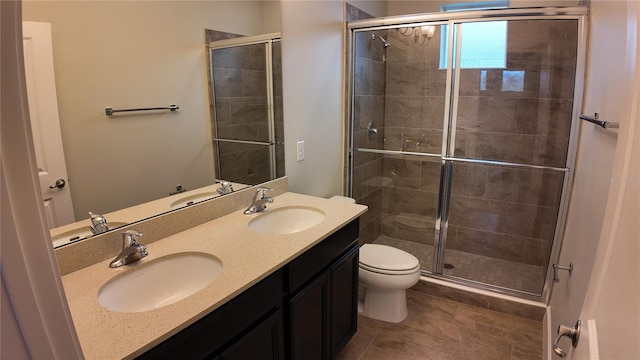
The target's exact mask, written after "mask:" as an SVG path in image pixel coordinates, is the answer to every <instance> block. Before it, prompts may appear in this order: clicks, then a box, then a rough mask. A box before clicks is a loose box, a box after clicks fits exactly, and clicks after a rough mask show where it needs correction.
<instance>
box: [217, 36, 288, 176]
mask: <svg viewBox="0 0 640 360" xmlns="http://www.w3.org/2000/svg"><path fill="white" fill-rule="evenodd" d="M280 41H281V34H280V33H279V32H275V33H268V34H261V35H254V36H240V37H235V38H231V39H225V40H216V41H211V42H209V43H208V44H207V59H208V66H209V74H210V81H211V95H210V97H211V104H212V109H213V110H212V113H211V117H212V120H213V124H212V125H213V126H212V133H213V134H212V135H213V136H212V138H213V147H214V156H215V166H216V174H221V168H220V165H221V164H220V147H219V146H218V142H229V143H239V144H247V145H262V146H269V167H270V175H271V179H272V180H273V179H275V178H276V177H277V169H276V148H275V146H276V145H283V144H284V143H283V142H278V141H277V139H276V130H275V105H274V91H273V90H274V89H273V84H274V80H273V44H274V43H279V42H280ZM261 44H262V45H264V47H265V71H266V77H267V78H266V100H267V122H268V126H269V134H268V138H269V139H268V140H269V141H267V142H262V141H250V140H235V139H223V138H219V137H218V128H217V126H218V125H217V124H218V121H217V119H216V117H217V111H216V108H215V99H216V94H215V79H214V76H213V73H214V66H213V65H214V64H213V52H214V51H215V50H220V49H229V48H234V47H240V46H249V45H261ZM220 180H225V179H220Z"/></svg>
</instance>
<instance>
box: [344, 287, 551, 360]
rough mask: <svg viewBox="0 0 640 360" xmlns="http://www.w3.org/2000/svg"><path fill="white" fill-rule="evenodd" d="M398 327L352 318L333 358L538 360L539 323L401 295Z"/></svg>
mask: <svg viewBox="0 0 640 360" xmlns="http://www.w3.org/2000/svg"><path fill="white" fill-rule="evenodd" d="M407 306H408V309H409V315H408V316H407V318H406V319H405V320H404V321H403V322H401V323H398V324H393V323H387V322H383V321H378V320H374V319H370V318H367V317H365V316H362V315H359V316H358V332H357V333H356V334H355V335H354V337H353V338H352V339H351V341H350V342H349V343H348V344H347V345H346V346H345V348H344V349H343V350H342V351H341V352H340V354H338V356H337V359H339V360H405V359H406V360H435V359H438V360H440V359H442V360H454V359H455V360H498V359H500V360H502V359H505V360H534V359H535V360H540V359H542V322H540V321H535V320H529V319H525V318H521V317H517V316H512V315H506V314H503V313H499V312H495V311H492V310H487V309H482V308H478V307H474V306H469V305H465V304H462V303H457V302H454V301H450V300H446V299H442V298H437V297H433V296H429V295H425V294H423V293H420V292H416V291H413V290H408V291H407Z"/></svg>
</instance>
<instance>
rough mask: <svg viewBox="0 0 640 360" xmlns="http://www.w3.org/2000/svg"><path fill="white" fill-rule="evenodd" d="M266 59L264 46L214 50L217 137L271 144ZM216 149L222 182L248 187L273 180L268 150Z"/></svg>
mask: <svg viewBox="0 0 640 360" xmlns="http://www.w3.org/2000/svg"><path fill="white" fill-rule="evenodd" d="M265 55H266V53H265V47H264V46H263V45H249V46H242V47H234V48H227V49H218V50H214V52H213V76H214V78H213V79H214V87H215V89H214V92H213V93H214V94H215V103H214V111H215V119H216V124H217V127H216V128H214V129H213V131H214V137H217V138H220V139H234V140H249V141H262V142H268V141H269V124H268V121H267V112H268V105H267V78H266V68H265ZM216 131H217V133H216ZM216 145H217V147H218V151H219V152H220V164H219V165H218V166H219V167H220V175H219V176H220V177H221V178H223V179H225V180H231V181H234V182H242V183H246V184H256V183H260V182H263V181H266V180H268V179H269V178H270V168H269V149H268V147H266V146H260V145H249V144H239V143H225V142H221V143H217V144H216Z"/></svg>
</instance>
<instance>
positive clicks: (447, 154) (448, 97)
mask: <svg viewBox="0 0 640 360" xmlns="http://www.w3.org/2000/svg"><path fill="white" fill-rule="evenodd" d="M587 15H588V9H587V8H586V7H550V8H516V9H498V10H472V11H458V12H443V13H428V14H416V15H400V16H390V17H383V18H373V19H366V20H357V21H352V22H349V23H347V32H346V36H347V44H348V51H347V69H349V70H348V71H349V73H348V78H347V79H346V83H347V84H346V88H347V93H348V94H349V95H348V97H347V112H346V117H347V119H346V122H347V128H348V129H347V139H346V141H347V161H348V164H347V176H346V188H347V192H348V194H349V196H353V185H354V184H353V175H354V167H355V165H354V154H355V152H356V151H358V150H359V149H356V148H355V141H354V131H355V124H354V122H355V116H354V111H355V110H354V102H355V93H354V84H355V72H356V70H355V45H356V44H355V38H356V37H355V33H357V32H363V31H376V30H387V29H394V28H400V27H414V26H423V25H436V26H437V25H447V26H448V29H452V31H448V34H447V35H448V40H447V41H448V42H447V47H448V54H447V76H446V92H445V110H444V120H443V129H442V130H443V136H442V152H441V154H437V155H436V154H429V153H415V152H403V151H392V150H384V149H382V150H377V149H360V151H365V152H367V151H368V152H374V153H380V154H403V155H419V156H426V157H432V158H439V159H440V160H441V161H440V185H439V187H440V189H439V194H438V205H437V213H436V219H435V220H436V221H435V234H434V236H435V239H434V264H433V266H432V267H431V270H432V271H431V272H430V271H427V270H425V269H421V273H422V275H423V276H428V277H432V278H436V279H441V280H445V281H448V282H452V283H457V284H460V285H464V286H469V287H472V288H477V289H481V290H488V291H491V292H496V293H501V294H506V295H511V296H515V297H519V298H523V299H527V300H533V301H537V302H542V303H547V302H548V300H549V298H550V295H551V291H552V284H553V264H554V263H556V262H557V260H558V258H559V255H560V249H561V245H562V238H563V235H564V228H565V222H566V215H567V211H568V205H569V197H570V193H571V188H572V182H573V176H574V168H575V161H576V153H577V146H578V135H579V127H580V121H579V114H580V113H581V110H582V102H583V93H584V75H585V70H586V47H587ZM495 20H499V21H508V20H576V21H577V49H576V50H577V51H576V67H575V78H574V90H573V105H572V110H571V128H570V132H569V142H568V149H567V158H566V164H565V167H564V168H554V167H549V166H538V165H532V164H517V163H508V162H502V161H491V160H481V159H467V158H457V157H455V156H453V154H454V152H453V150H454V146H455V138H454V137H452V136H450V134H449V132H452V131H453V136H455V129H456V114H455V113H453V114H451V113H450V112H451V111H454V112H455V111H457V98H458V95H459V87H458V86H457V84H456V86H454V85H453V84H452V83H453V82H458V81H459V79H460V70H461V67H460V66H459V65H460V43H461V41H460V39H459V38H458V39H457V41H454V38H453V37H454V35H456V31H454V30H453V29H455V28H456V25H457V24H462V23H467V22H481V21H495ZM457 35H458V36H460V34H459V32H458V33H457ZM454 44H457V49H453V48H452V46H453V45H454ZM454 57H455V58H454ZM454 61H455V64H456V65H458V66H455V68H454V66H453V64H454ZM458 162H471V163H482V164H487V165H505V166H508V167H516V168H517V167H524V168H534V169H542V170H545V169H552V170H554V171H563V172H564V177H563V182H562V192H561V196H560V204H559V210H558V216H557V221H556V225H555V232H554V238H553V243H552V246H551V251H550V254H549V261H548V264H547V267H546V273H545V278H544V282H543V287H542V291H541V293H540V294H533V293H529V292H524V291H520V290H516V289H509V288H504V287H500V286H496V285H491V284H487V283H482V282H479V281H474V280H471V279H463V278H458V277H454V276H451V275H445V274H444V273H443V267H444V258H445V256H444V254H445V250H446V248H445V245H446V237H447V232H446V231H447V226H448V213H449V209H448V205H449V203H450V200H451V192H450V186H451V182H452V177H451V176H450V172H451V171H452V166H453V164H454V163H458Z"/></svg>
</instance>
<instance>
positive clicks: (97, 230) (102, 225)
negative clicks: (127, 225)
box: [89, 211, 109, 235]
mask: <svg viewBox="0 0 640 360" xmlns="http://www.w3.org/2000/svg"><path fill="white" fill-rule="evenodd" d="M89 216H90V217H91V225H89V229H91V233H92V234H93V235H98V234H102V233H105V232H107V231H109V225H108V224H107V219H106V218H105V217H104V216H102V215H97V214H94V213H92V212H91V211H89Z"/></svg>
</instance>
